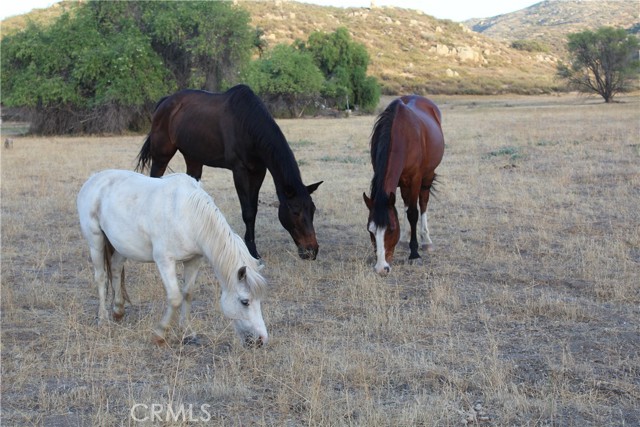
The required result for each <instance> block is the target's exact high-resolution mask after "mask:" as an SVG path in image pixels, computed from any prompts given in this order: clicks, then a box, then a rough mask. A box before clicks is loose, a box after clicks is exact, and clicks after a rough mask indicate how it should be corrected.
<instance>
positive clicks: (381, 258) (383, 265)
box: [369, 221, 391, 274]
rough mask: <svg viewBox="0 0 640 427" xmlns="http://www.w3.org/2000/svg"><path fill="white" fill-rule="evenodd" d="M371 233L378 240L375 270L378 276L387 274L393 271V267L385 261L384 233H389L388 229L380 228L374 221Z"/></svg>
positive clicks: (370, 225) (370, 228)
mask: <svg viewBox="0 0 640 427" xmlns="http://www.w3.org/2000/svg"><path fill="white" fill-rule="evenodd" d="M369 231H370V232H371V233H372V234H373V235H374V236H375V239H376V265H375V266H374V269H375V270H376V273H378V274H387V273H388V272H389V271H391V266H389V263H388V262H387V260H386V259H385V250H384V233H385V231H387V227H378V226H376V225H375V224H374V222H373V221H371V222H370V223H369Z"/></svg>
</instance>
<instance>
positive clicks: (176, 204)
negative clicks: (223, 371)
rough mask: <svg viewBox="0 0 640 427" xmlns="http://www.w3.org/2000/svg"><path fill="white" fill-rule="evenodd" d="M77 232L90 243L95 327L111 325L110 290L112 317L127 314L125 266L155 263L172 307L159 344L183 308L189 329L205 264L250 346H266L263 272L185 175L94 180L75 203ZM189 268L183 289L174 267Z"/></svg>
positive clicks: (110, 175) (124, 174) (109, 175)
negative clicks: (194, 292) (110, 294)
mask: <svg viewBox="0 0 640 427" xmlns="http://www.w3.org/2000/svg"><path fill="white" fill-rule="evenodd" d="M77 206H78V215H79V218H80V229H81V230H82V234H83V236H84V237H85V239H86V240H87V242H88V244H89V250H90V254H91V261H92V263H93V268H94V280H95V283H96V285H97V287H98V295H99V299H100V306H99V310H98V323H99V324H100V323H102V322H104V321H106V320H107V319H108V314H107V309H106V302H105V294H106V291H107V289H108V287H109V286H110V285H111V287H112V289H113V294H114V296H113V308H112V311H113V319H114V320H120V319H121V318H122V317H123V316H124V312H125V310H124V302H125V299H127V296H126V295H127V294H126V291H125V289H124V262H125V260H126V259H127V258H129V259H132V260H134V261H139V262H155V263H156V265H157V267H158V270H159V271H160V276H161V277H162V282H163V284H164V288H165V291H166V294H167V300H168V304H167V309H166V311H165V313H164V316H163V317H162V320H161V321H160V323H159V325H158V326H157V327H156V328H155V329H154V339H155V341H156V343H158V344H162V343H164V342H165V332H166V330H167V328H168V326H169V324H170V323H171V321H172V319H173V317H174V314H175V312H176V310H177V309H178V308H179V307H181V314H180V326H182V327H186V326H188V321H189V311H190V306H191V287H192V286H193V284H194V283H195V281H196V278H197V276H198V270H199V269H200V266H201V264H202V263H203V260H205V259H206V260H207V261H208V262H209V263H210V264H211V266H212V267H213V271H214V273H215V276H216V278H217V279H218V281H219V282H220V285H221V288H222V296H221V298H220V305H221V307H222V312H223V313H224V315H225V316H226V317H228V318H229V319H232V320H233V323H234V326H235V329H236V332H237V334H238V336H239V337H240V338H241V339H242V340H243V341H244V342H245V343H246V344H250V345H253V344H255V345H262V344H266V343H267V339H268V335H267V329H266V327H265V324H264V320H263V319H262V311H261V308H260V300H261V298H262V296H263V295H264V293H265V289H266V280H265V279H264V277H263V276H261V274H260V269H261V268H262V266H261V265H260V264H259V262H258V260H257V259H255V258H254V257H253V256H252V255H251V254H250V253H249V251H248V250H247V247H246V245H245V244H244V242H243V241H242V239H241V238H240V237H239V236H238V235H237V234H235V233H234V232H233V230H232V229H231V227H230V226H229V224H228V223H227V221H226V220H225V218H224V216H222V213H220V210H219V209H218V207H217V206H216V205H215V204H214V202H213V199H212V198H211V197H210V196H209V195H208V194H207V193H206V192H205V191H204V190H203V189H202V188H201V186H200V183H199V182H198V181H196V180H195V179H193V178H192V177H190V176H188V175H186V174H173V175H167V176H166V177H164V178H162V179H156V178H149V177H146V176H144V175H141V174H138V173H135V172H131V171H124V170H105V171H102V172H99V173H97V174H95V175H93V176H92V177H91V178H89V179H88V180H87V181H86V182H85V184H84V185H83V186H82V188H81V189H80V192H79V193H78V198H77ZM178 262H181V263H183V265H184V287H183V289H182V290H180V287H179V284H178V279H177V275H176V263H178Z"/></svg>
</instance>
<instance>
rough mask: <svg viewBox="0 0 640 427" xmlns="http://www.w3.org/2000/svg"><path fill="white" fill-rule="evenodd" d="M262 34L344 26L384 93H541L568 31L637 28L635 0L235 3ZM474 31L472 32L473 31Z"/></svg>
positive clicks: (6, 28) (6, 24)
mask: <svg viewBox="0 0 640 427" xmlns="http://www.w3.org/2000/svg"><path fill="white" fill-rule="evenodd" d="M235 4H236V5H237V6H238V7H242V8H245V9H246V10H247V11H248V12H249V13H250V14H251V17H252V18H251V19H252V24H253V25H255V26H256V27H260V28H261V29H263V31H264V37H265V39H266V41H267V42H268V45H269V46H270V47H273V46H275V45H276V44H278V43H286V44H289V43H292V42H293V41H295V40H296V39H300V40H306V39H307V37H308V36H309V34H310V33H311V32H313V31H325V32H332V31H334V30H335V29H336V28H338V27H341V26H342V27H346V28H348V29H349V31H350V33H351V35H352V37H353V39H354V40H355V41H357V42H359V43H362V44H364V45H365V46H366V47H367V49H368V51H369V54H370V56H371V64H370V67H369V73H370V74H371V75H374V76H376V77H377V78H378V80H379V81H380V83H381V84H382V86H383V91H384V93H386V94H398V93H407V92H417V93H424V94H427V93H431V94H435V93H473V94H493V93H504V92H512V93H544V92H550V91H553V90H555V89H556V85H557V84H558V82H557V81H556V80H555V77H554V75H555V69H556V63H557V61H558V58H562V57H563V56H564V54H565V53H564V43H565V40H566V34H567V33H570V32H575V31H580V30H583V29H586V28H597V27H599V26H601V25H615V26H622V27H624V28H630V27H632V26H633V25H634V24H635V25H637V24H638V22H639V21H640V20H639V19H638V7H637V3H636V2H635V1H598V2H589V1H545V2H542V3H538V4H536V5H534V6H531V7H529V8H527V9H524V10H521V11H518V12H514V13H510V14H506V15H500V16H497V17H493V18H489V19H484V20H472V21H468V22H466V23H464V24H462V23H455V22H452V21H448V20H438V19H435V18H433V17H431V16H429V15H426V14H424V13H423V12H420V11H416V10H408V9H401V8H393V7H377V8H338V7H325V6H316V5H311V4H304V3H297V2H294V1H281V0H276V1H260V2H255V1H236V2H235ZM75 5H77V3H73V2H61V3H59V4H56V5H55V6H53V7H52V8H49V9H45V10H36V11H34V12H32V13H31V14H27V15H23V16H18V17H14V18H9V19H7V20H5V21H3V22H2V33H3V35H4V34H10V33H11V32H14V31H18V30H19V29H20V28H23V27H24V26H25V25H26V22H27V20H28V19H31V20H34V21H36V22H47V20H50V19H53V17H55V16H58V15H59V14H61V13H62V11H64V10H69V9H71V8H73V7H75ZM470 28H473V29H474V30H475V31H472V30H471V29H470ZM519 39H527V40H538V41H541V42H542V43H543V44H544V45H545V46H548V50H547V51H546V52H533V53H531V52H526V51H520V50H516V49H513V48H511V47H510V45H511V42H512V41H514V40H519Z"/></svg>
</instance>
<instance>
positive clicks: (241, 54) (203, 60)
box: [98, 1, 257, 91]
mask: <svg viewBox="0 0 640 427" xmlns="http://www.w3.org/2000/svg"><path fill="white" fill-rule="evenodd" d="M98 3H99V4H100V5H101V6H102V7H112V6H111V4H112V3H125V4H128V7H129V9H130V13H131V14H132V15H139V16H140V19H139V22H138V25H139V26H140V27H141V28H145V31H146V33H147V34H148V35H149V36H150V38H151V45H152V46H153V49H154V50H155V51H156V52H157V53H158V54H159V55H160V56H161V57H162V58H163V60H164V62H165V64H166V66H167V67H168V68H169V69H170V70H171V72H172V74H173V76H174V78H175V80H176V83H177V86H178V88H189V87H190V88H200V89H205V90H210V91H218V90H222V89H225V88H227V87H229V86H231V85H232V84H233V83H234V82H235V81H236V80H237V76H238V73H239V71H240V70H241V69H242V68H243V67H244V66H245V65H246V64H248V63H249V61H250V59H251V58H250V57H251V50H252V48H253V47H254V46H255V42H256V37H257V32H256V30H255V29H252V28H251V27H250V26H249V22H250V15H249V13H248V12H247V11H245V10H244V9H240V8H236V7H233V6H232V3H231V2H223V1H201V2H191V1H188V2H187V1H178V2H166V1H158V2H156V1H139V2H98Z"/></svg>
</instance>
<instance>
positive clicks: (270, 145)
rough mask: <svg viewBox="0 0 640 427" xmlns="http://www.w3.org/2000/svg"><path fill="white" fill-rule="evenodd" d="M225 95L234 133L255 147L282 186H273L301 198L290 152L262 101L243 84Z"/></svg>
mask: <svg viewBox="0 0 640 427" xmlns="http://www.w3.org/2000/svg"><path fill="white" fill-rule="evenodd" d="M226 95H227V103H228V105H229V109H230V110H231V112H232V114H233V116H234V117H235V118H236V119H237V126H236V129H237V131H238V132H240V133H241V134H245V135H246V136H247V137H249V138H250V139H251V140H252V141H254V142H255V143H256V144H257V147H256V152H257V153H259V154H260V155H261V156H262V157H263V160H264V162H265V164H266V166H267V168H268V169H269V172H271V175H272V176H273V179H274V181H276V180H278V179H281V180H282V182H276V183H277V184H284V185H288V186H290V187H292V188H293V189H295V191H296V194H300V191H303V193H302V194H304V193H305V192H306V187H305V186H304V184H303V183H302V177H301V175H300V169H299V168H298V164H297V163H296V159H295V157H294V155H293V151H291V147H289V144H288V143H287V139H286V138H285V136H284V134H283V133H282V130H280V127H279V126H278V124H277V123H276V121H275V120H274V119H273V117H272V116H271V114H270V113H269V110H268V109H267V107H266V106H265V105H264V103H263V102H262V100H261V99H260V98H259V97H258V96H257V95H256V94H255V93H254V92H253V91H252V90H251V88H250V87H249V86H247V85H242V84H241V85H237V86H234V87H232V88H231V89H229V90H228V91H227V92H226ZM274 168H277V169H276V170H274ZM274 172H275V173H274Z"/></svg>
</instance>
